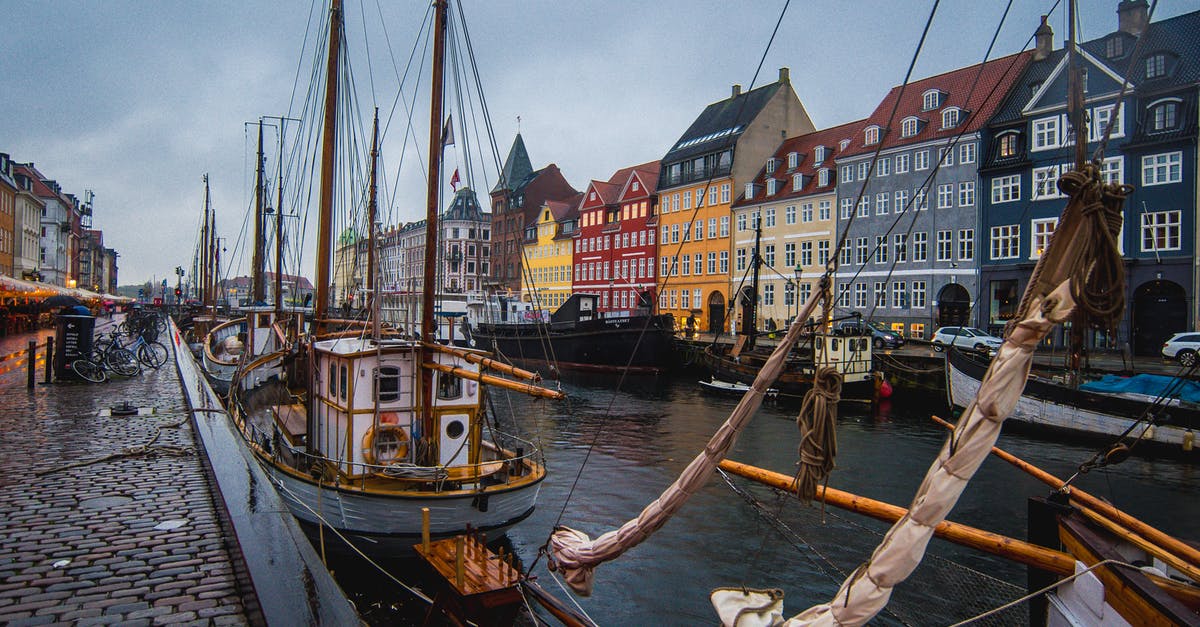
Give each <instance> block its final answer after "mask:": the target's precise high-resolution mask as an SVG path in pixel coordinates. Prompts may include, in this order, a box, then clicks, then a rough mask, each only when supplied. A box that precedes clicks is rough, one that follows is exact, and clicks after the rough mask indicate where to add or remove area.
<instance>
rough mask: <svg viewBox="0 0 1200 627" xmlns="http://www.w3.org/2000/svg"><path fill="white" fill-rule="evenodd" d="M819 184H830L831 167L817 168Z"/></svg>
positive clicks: (823, 185)
mask: <svg viewBox="0 0 1200 627" xmlns="http://www.w3.org/2000/svg"><path fill="white" fill-rule="evenodd" d="M817 185H819V186H821V187H825V186H826V185H829V168H821V169H820V170H817Z"/></svg>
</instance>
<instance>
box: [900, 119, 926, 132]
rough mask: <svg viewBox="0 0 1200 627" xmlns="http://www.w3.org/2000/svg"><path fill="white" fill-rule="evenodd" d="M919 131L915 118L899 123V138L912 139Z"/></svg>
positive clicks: (918, 124) (919, 125)
mask: <svg viewBox="0 0 1200 627" xmlns="http://www.w3.org/2000/svg"><path fill="white" fill-rule="evenodd" d="M920 131H921V123H920V121H919V120H918V119H917V118H916V117H912V116H910V117H907V118H904V119H903V120H901V121H900V136H901V137H912V136H913V135H916V134H917V133H919V132H920Z"/></svg>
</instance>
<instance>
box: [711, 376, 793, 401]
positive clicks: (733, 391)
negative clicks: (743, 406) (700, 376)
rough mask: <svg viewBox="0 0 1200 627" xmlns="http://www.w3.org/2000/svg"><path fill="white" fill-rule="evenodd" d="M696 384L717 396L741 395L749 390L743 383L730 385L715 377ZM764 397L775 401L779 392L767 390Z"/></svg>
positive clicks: (771, 389)
mask: <svg viewBox="0 0 1200 627" xmlns="http://www.w3.org/2000/svg"><path fill="white" fill-rule="evenodd" d="M696 383H699V384H700V387H701V388H703V389H704V390H705V391H707V392H715V393H717V394H730V395H742V394H745V393H746V391H747V390H749V389H750V386H749V385H746V384H745V383H736V382H734V383H730V382H729V381H721V380H720V379H717V378H715V377H714V378H713V379H711V380H708V381H697V382H696ZM766 396H767V398H769V399H777V398H779V390H777V389H775V388H768V389H767V394H766Z"/></svg>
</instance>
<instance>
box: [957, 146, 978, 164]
mask: <svg viewBox="0 0 1200 627" xmlns="http://www.w3.org/2000/svg"><path fill="white" fill-rule="evenodd" d="M976 152H977V151H976V150H975V142H967V143H965V144H959V146H958V164H959V165H965V164H968V163H975V159H976Z"/></svg>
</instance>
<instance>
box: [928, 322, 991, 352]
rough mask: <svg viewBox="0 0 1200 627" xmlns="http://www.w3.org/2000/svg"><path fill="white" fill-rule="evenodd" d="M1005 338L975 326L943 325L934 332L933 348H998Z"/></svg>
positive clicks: (940, 350)
mask: <svg viewBox="0 0 1200 627" xmlns="http://www.w3.org/2000/svg"><path fill="white" fill-rule="evenodd" d="M1003 343H1004V340H1002V339H1000V338H998V337H996V336H994V335H988V334H987V333H985V332H983V331H981V330H979V329H976V328H975V327H942V328H940V329H938V330H937V331H935V332H934V334H933V350H935V351H937V352H939V353H940V352H942V351H944V350H946V347H947V346H958V347H959V348H973V349H975V350H977V351H988V352H992V351H995V350H998V349H999V348H1000V345H1001V344H1003Z"/></svg>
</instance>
